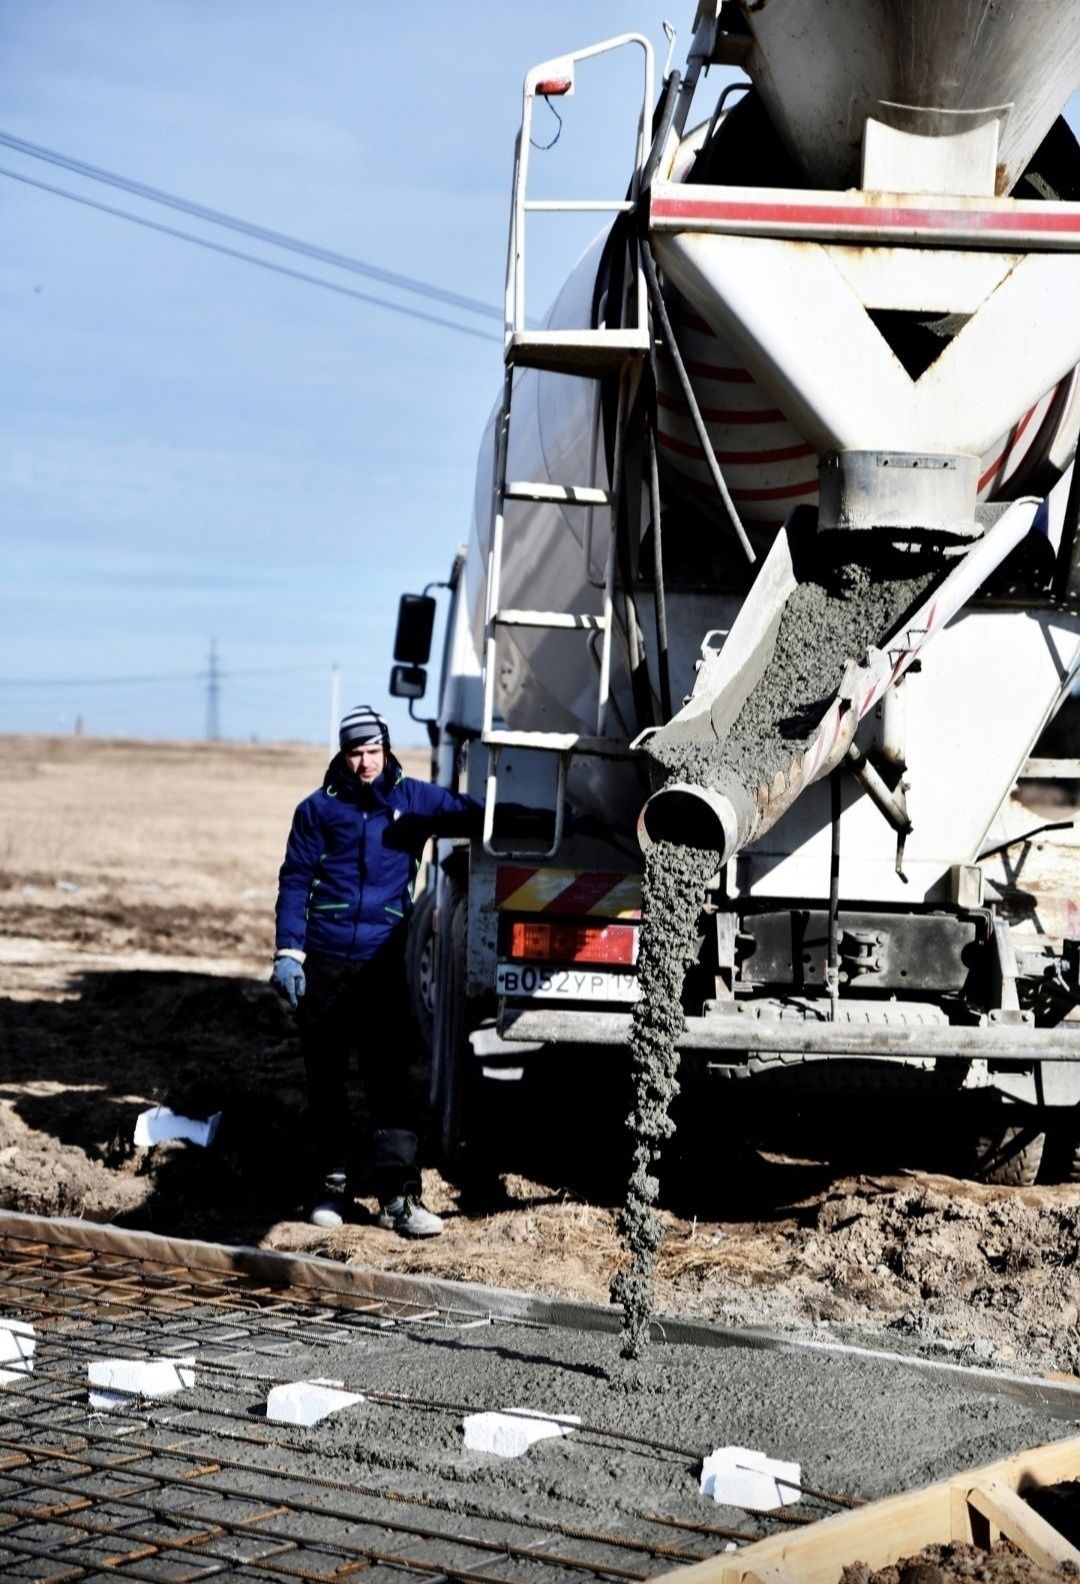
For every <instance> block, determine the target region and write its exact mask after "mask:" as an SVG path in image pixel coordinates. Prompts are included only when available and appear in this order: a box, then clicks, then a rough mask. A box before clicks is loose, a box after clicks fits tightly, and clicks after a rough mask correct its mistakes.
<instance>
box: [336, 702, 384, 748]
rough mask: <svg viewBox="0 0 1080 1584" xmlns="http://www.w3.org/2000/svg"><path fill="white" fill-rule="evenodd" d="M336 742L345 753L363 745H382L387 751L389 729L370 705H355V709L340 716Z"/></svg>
mask: <svg viewBox="0 0 1080 1584" xmlns="http://www.w3.org/2000/svg"><path fill="white" fill-rule="evenodd" d="M338 741H339V742H340V744H341V746H342V748H343V749H344V750H345V751H346V752H347V751H348V750H349V749H350V748H359V747H360V746H361V745H363V744H365V743H382V745H383V747H384V748H385V749H387V750H389V747H390V728H389V727H388V726H387V724H386V722H385V721H384V720H383V718H382V716H381V715H380V714H379V713H378V712H377V711H376V710H373V709H372V708H371V705H370V704H357V706H356V708H355V709H351V710H350V711H349V713H348V714H347V715H344V716H342V720H341V725H340V726H339V728H338Z"/></svg>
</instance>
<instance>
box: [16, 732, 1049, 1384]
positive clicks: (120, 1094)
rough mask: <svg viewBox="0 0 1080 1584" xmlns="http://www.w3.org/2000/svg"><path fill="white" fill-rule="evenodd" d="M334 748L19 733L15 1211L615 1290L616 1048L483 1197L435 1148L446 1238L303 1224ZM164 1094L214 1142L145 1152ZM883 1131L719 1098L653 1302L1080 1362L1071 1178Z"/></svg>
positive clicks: (679, 1201)
mask: <svg viewBox="0 0 1080 1584" xmlns="http://www.w3.org/2000/svg"><path fill="white" fill-rule="evenodd" d="M423 760H424V755H423V754H422V753H419V752H418V753H416V754H415V755H413V756H412V760H411V765H412V767H413V768H414V769H417V770H419V771H420V772H421V773H422V768H423ZM323 765H324V757H323V755H322V754H321V753H320V752H318V751H317V750H314V749H310V748H303V747H298V746H290V745H285V746H270V745H254V744H253V745H240V744H222V743H217V744H209V743H206V744H201V743H198V744H179V743H134V742H113V741H106V740H97V739H91V738H64V739H60V738H44V737H9V738H6V739H4V740H3V744H2V751H0V831H2V832H3V834H2V837H0V966H2V981H0V1206H2V1207H7V1208H18V1209H23V1210H27V1211H31V1212H36V1213H43V1214H62V1215H76V1216H84V1217H87V1218H90V1219H97V1220H112V1221H116V1222H117V1223H119V1224H122V1225H128V1226H141V1227H146V1228H150V1229H152V1230H155V1231H161V1232H166V1231H167V1232H173V1233H176V1234H178V1235H190V1236H202V1237H209V1238H212V1239H216V1240H219V1241H223V1242H252V1243H261V1244H264V1245H265V1246H268V1247H273V1248H282V1249H298V1250H306V1251H309V1252H319V1253H322V1254H326V1255H329V1256H331V1257H334V1258H339V1259H342V1260H347V1261H352V1262H357V1263H362V1264H367V1265H372V1266H376V1267H380V1268H383V1269H387V1270H407V1271H431V1272H437V1273H438V1274H440V1275H444V1276H451V1277H460V1278H463V1279H469V1280H477V1281H483V1282H489V1283H493V1284H496V1285H502V1286H508V1287H515V1288H519V1289H522V1290H529V1291H535V1292H543V1293H547V1294H551V1295H554V1294H564V1295H572V1296H578V1297H589V1298H594V1299H600V1300H603V1299H604V1298H605V1297H606V1293H607V1289H608V1284H609V1282H610V1279H611V1276H612V1274H613V1272H614V1270H615V1269H616V1268H617V1265H618V1263H619V1260H620V1257H621V1252H620V1243H619V1238H618V1233H617V1227H616V1217H617V1210H618V1204H619V1200H620V1195H621V1189H622V1186H623V1179H622V1177H621V1172H622V1155H623V1141H622V1131H621V1119H622V1118H623V1117H624V1116H625V1114H626V1110H627V1108H628V1107H627V1104H626V1096H627V1089H626V1077H625V1071H624V1068H623V1060H622V1056H621V1053H616V1054H615V1057H614V1058H613V1059H612V1060H611V1061H610V1062H608V1063H607V1064H606V1065H604V1064H603V1063H602V1062H601V1061H600V1060H599V1059H598V1060H597V1062H596V1063H595V1065H593V1066H590V1068H589V1070H588V1071H582V1070H580V1069H579V1070H577V1071H576V1072H575V1071H569V1072H567V1071H560V1070H555V1069H553V1070H552V1072H551V1073H550V1075H549V1077H550V1083H549V1086H548V1087H549V1092H548V1093H547V1094H546V1095H539V1096H537V1097H536V1099H535V1104H534V1103H533V1098H532V1097H530V1103H529V1105H528V1106H527V1107H519V1108H518V1110H517V1111H516V1112H514V1113H512V1115H513V1116H514V1117H515V1118H516V1121H515V1122H514V1125H513V1127H512V1128H510V1129H509V1130H508V1132H507V1136H506V1137H505V1138H504V1139H503V1140H502V1141H501V1162H502V1164H503V1170H502V1171H501V1175H500V1176H499V1178H498V1180H497V1182H493V1183H492V1184H491V1185H490V1188H489V1189H488V1190H487V1191H486V1192H485V1194H484V1195H481V1196H477V1194H476V1193H475V1192H472V1193H467V1192H465V1191H464V1190H463V1189H462V1187H461V1186H460V1185H458V1184H456V1183H455V1182H453V1181H451V1180H449V1179H448V1178H447V1177H445V1176H443V1175H442V1174H441V1173H440V1172H439V1170H438V1169H437V1166H436V1165H435V1164H434V1162H433V1160H432V1159H431V1156H430V1151H429V1154H428V1160H427V1167H426V1171H425V1188H426V1198H427V1201H428V1202H429V1203H430V1204H431V1205H432V1207H433V1208H435V1209H437V1210H439V1211H440V1212H442V1213H443V1214H444V1215H445V1216H446V1221H447V1230H446V1234H445V1235H444V1236H443V1237H442V1238H440V1239H437V1240H435V1241H433V1242H431V1243H427V1244H422V1245H419V1246H414V1245H411V1244H408V1243H405V1242H404V1241H402V1240H400V1239H397V1238H395V1237H394V1236H393V1235H392V1234H390V1233H387V1232H383V1231H381V1230H379V1229H378V1228H376V1227H375V1226H374V1225H373V1223H372V1221H371V1219H370V1212H371V1210H372V1209H373V1204H374V1202H373V1201H372V1200H371V1199H370V1198H368V1199H367V1200H366V1201H364V1202H363V1203H362V1204H361V1206H360V1208H359V1210H358V1219H357V1221H356V1223H355V1224H352V1225H349V1226H347V1227H345V1228H342V1229H341V1230H340V1231H338V1232H331V1233H328V1232H325V1231H319V1230H318V1229H316V1228H313V1227H310V1226H308V1225H307V1224H306V1222H305V1220H304V1213H305V1206H306V1203H307V1200H308V1197H309V1194H310V1190H311V1186H312V1185H311V1181H310V1170H309V1167H308V1162H307V1150H306V1141H305V1135H304V1125H303V1115H302V1112H303V1090H302V1083H301V1073H300V1063H299V1056H298V1053H297V1046H296V1039H295V1033H294V1029H293V1025H292V1021H291V1017H290V1015H289V1013H288V1012H287V1010H286V1009H285V1008H284V1007H283V1006H282V1005H281V1004H280V1003H279V1001H278V1000H277V998H276V996H275V995H274V993H273V992H272V991H271V990H270V989H269V987H268V985H267V983H266V979H267V975H268V972H269V964H270V958H271V951H272V943H273V931H272V914H273V901H274V891H275V882H276V874H277V868H278V864H279V863H280V859H281V853H282V849H283V844H284V837H285V833H286V830H287V826H288V821H289V818H290V815H291V811H292V808H293V806H294V805H295V803H296V802H297V801H298V800H299V799H300V798H301V797H302V796H303V795H304V794H305V793H306V792H308V791H309V790H310V789H311V788H312V787H313V786H314V785H316V784H317V782H318V780H319V779H320V777H321V774H322V769H323ZM415 1079H416V1082H417V1085H418V1086H420V1087H422V1086H423V1085H424V1083H425V1074H423V1073H422V1072H417V1073H416V1074H415ZM154 1103H163V1104H167V1105H170V1106H172V1107H173V1109H175V1110H177V1111H181V1112H184V1113H186V1114H188V1115H194V1116H197V1117H204V1116H207V1115H209V1114H210V1113H212V1112H214V1111H219V1110H220V1111H221V1112H222V1123H221V1128H220V1131H219V1134H218V1137H217V1140H216V1141H215V1143H214V1145H213V1147H212V1148H211V1149H209V1150H201V1149H198V1148H196V1147H194V1146H189V1145H162V1146H157V1147H155V1148H153V1149H150V1150H146V1149H136V1147H135V1146H134V1144H133V1142H132V1130H133V1127H134V1122H135V1118H136V1117H137V1115H138V1113H139V1112H140V1111H141V1110H143V1109H145V1108H146V1107H147V1106H149V1105H151V1104H154ZM865 1137H866V1135H864V1140H865ZM869 1138H870V1143H869V1145H867V1144H866V1143H865V1142H864V1146H863V1151H862V1156H861V1157H860V1158H859V1159H858V1160H856V1161H855V1162H854V1164H853V1163H852V1158H851V1150H850V1149H848V1150H847V1152H846V1154H842V1152H841V1151H839V1150H834V1151H833V1152H832V1156H833V1159H832V1163H831V1162H830V1160H829V1158H822V1155H823V1154H825V1155H826V1157H827V1155H828V1152H824V1151H822V1150H821V1149H818V1150H816V1151H814V1152H812V1153H811V1155H810V1156H809V1157H808V1158H804V1156H803V1154H802V1152H801V1151H800V1152H798V1153H789V1154H787V1155H781V1154H779V1153H776V1152H772V1153H764V1154H763V1153H760V1152H746V1151H742V1150H740V1149H739V1148H738V1140H737V1126H736V1125H734V1124H731V1125H729V1123H728V1117H727V1113H726V1109H725V1103H724V1102H723V1101H722V1100H720V1101H718V1102H717V1105H716V1108H715V1113H714V1114H710V1116H709V1118H708V1120H707V1123H706V1125H705V1126H704V1127H700V1126H699V1128H698V1130H697V1132H696V1134H695V1140H694V1147H693V1151H692V1152H690V1153H689V1157H688V1158H683V1159H681V1160H680V1159H678V1158H677V1157H678V1152H677V1151H676V1152H675V1155H674V1156H673V1160H672V1169H671V1171H670V1172H669V1174H668V1176H667V1178H666V1179H665V1187H664V1205H665V1208H664V1219H665V1226H666V1236H665V1241H664V1243H663V1246H662V1249H661V1254H660V1265H659V1288H658V1304H659V1307H660V1308H661V1309H662V1310H665V1311H669V1312H676V1311H677V1312H682V1313H687V1314H704V1315H709V1316H712V1317H714V1318H718V1319H722V1320H725V1321H727V1322H729V1323H736V1324H739V1323H742V1324H761V1325H769V1326H772V1327H780V1328H787V1329H789V1330H792V1331H796V1332H799V1333H800V1334H807V1333H814V1334H818V1335H829V1334H837V1335H842V1336H858V1337H860V1338H862V1339H864V1340H865V1339H867V1338H872V1339H874V1340H875V1341H877V1342H878V1343H880V1344H881V1345H884V1346H888V1347H895V1348H900V1349H904V1348H912V1347H919V1348H922V1349H930V1350H938V1351H942V1350H943V1351H944V1352H946V1353H947V1354H949V1355H950V1356H954V1357H956V1358H957V1359H959V1360H961V1361H965V1362H997V1363H1001V1364H1012V1365H1014V1366H1024V1367H1030V1368H1038V1369H1044V1370H1059V1371H1066V1372H1077V1371H1078V1370H1080V1333H1078V1314H1080V1188H1071V1187H1066V1188H1052V1189H1051V1188H1048V1189H1041V1188H1040V1189H1018V1190H1007V1189H997V1188H984V1187H978V1186H975V1185H972V1184H969V1183H963V1182H960V1181H958V1180H956V1179H954V1178H952V1177H948V1176H943V1175H930V1174H927V1173H926V1172H919V1171H916V1170H913V1169H910V1167H907V1168H906V1169H905V1168H904V1167H902V1166H898V1165H897V1161H898V1159H903V1157H904V1149H899V1150H898V1148H897V1137H896V1134H895V1131H893V1132H890V1131H889V1129H888V1127H886V1128H884V1129H882V1131H880V1132H879V1133H877V1134H874V1133H871V1134H870V1135H869ZM902 1142H903V1143H905V1144H906V1145H914V1144H917V1143H918V1140H917V1139H912V1138H911V1137H910V1136H909V1137H908V1138H907V1139H906V1141H902ZM850 1143H851V1140H850V1138H849V1139H848V1144H849V1145H850ZM788 1148H789V1149H790V1145H788ZM909 1153H911V1154H912V1156H913V1158H914V1157H915V1156H916V1155H917V1154H918V1150H917V1149H913V1150H911V1151H909ZM360 1186H361V1188H364V1187H366V1186H367V1185H366V1184H365V1183H364V1182H363V1181H362V1182H361V1184H360ZM365 1206H366V1208H365Z"/></svg>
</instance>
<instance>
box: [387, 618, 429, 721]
mask: <svg viewBox="0 0 1080 1584" xmlns="http://www.w3.org/2000/svg"><path fill="white" fill-rule="evenodd" d="M431 603H432V604H434V603H435V601H434V600H432V602H431ZM426 692H427V672H426V671H425V670H424V668H423V666H417V665H396V666H394V668H393V670H392V671H391V672H390V697H391V698H403V699H422V698H423V696H424V694H425V693H426Z"/></svg>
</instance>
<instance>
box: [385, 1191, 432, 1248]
mask: <svg viewBox="0 0 1080 1584" xmlns="http://www.w3.org/2000/svg"><path fill="white" fill-rule="evenodd" d="M375 1225H376V1226H381V1227H385V1229H386V1231H387V1232H396V1233H398V1235H399V1236H400V1237H408V1238H425V1237H438V1235H439V1233H440V1232H441V1231H442V1229H443V1224H442V1221H441V1219H440V1218H439V1217H438V1216H437V1215H435V1214H434V1212H433V1211H431V1210H427V1209H425V1207H424V1206H423V1205H422V1204H421V1203H420V1201H419V1199H412V1198H410V1196H409V1195H408V1194H401V1195H400V1196H399V1197H398V1198H397V1199H391V1200H390V1201H389V1203H387V1204H384V1205H380V1206H379V1213H378V1215H377V1216H376V1217H375Z"/></svg>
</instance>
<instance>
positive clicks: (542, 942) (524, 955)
mask: <svg viewBox="0 0 1080 1584" xmlns="http://www.w3.org/2000/svg"><path fill="white" fill-rule="evenodd" d="M637 935H638V932H637V929H636V928H635V926H634V925H633V924H548V923H540V922H539V921H535V922H534V921H531V920H530V921H529V922H526V921H525V920H523V919H519V920H517V921H515V922H514V923H513V924H512V925H511V926H510V956H511V957H512V958H513V959H514V960H515V961H518V962H521V961H525V960H526V959H527V960H528V961H530V962H559V963H613V964H617V965H618V966H619V967H622V968H627V967H630V966H631V965H632V964H633V963H635V962H636V961H637Z"/></svg>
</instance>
